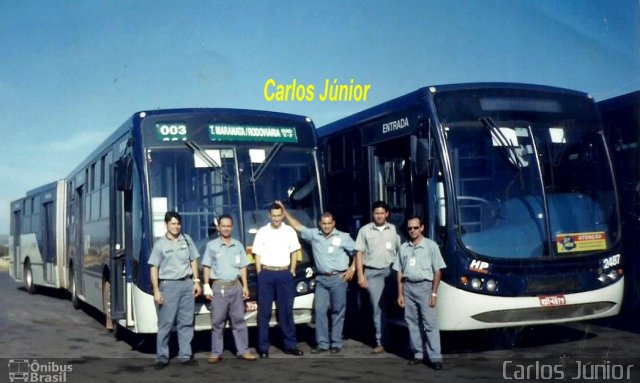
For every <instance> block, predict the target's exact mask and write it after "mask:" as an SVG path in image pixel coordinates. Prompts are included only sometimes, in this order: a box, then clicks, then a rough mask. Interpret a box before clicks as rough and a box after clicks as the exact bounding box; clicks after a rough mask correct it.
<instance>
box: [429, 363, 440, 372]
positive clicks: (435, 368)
mask: <svg viewBox="0 0 640 383" xmlns="http://www.w3.org/2000/svg"><path fill="white" fill-rule="evenodd" d="M431 367H433V369H434V370H436V371H440V370H442V362H434V363H433V364H431Z"/></svg>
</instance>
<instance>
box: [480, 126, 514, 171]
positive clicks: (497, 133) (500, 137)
mask: <svg viewBox="0 0 640 383" xmlns="http://www.w3.org/2000/svg"><path fill="white" fill-rule="evenodd" d="M480 122H481V123H482V126H484V127H485V128H486V129H487V130H489V133H490V136H491V137H492V138H495V139H496V140H497V141H498V144H499V145H498V147H499V148H500V150H501V151H502V153H503V154H504V155H505V156H506V157H507V159H509V160H511V161H509V162H511V163H513V164H514V165H516V166H517V167H518V169H522V168H524V164H523V163H522V160H521V159H520V156H518V153H516V150H515V149H514V148H513V146H512V145H511V143H510V142H509V140H508V139H507V137H505V135H504V133H502V131H501V130H500V128H499V127H498V125H496V123H495V122H494V121H493V119H491V117H480Z"/></svg>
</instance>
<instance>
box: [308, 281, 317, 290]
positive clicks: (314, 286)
mask: <svg viewBox="0 0 640 383" xmlns="http://www.w3.org/2000/svg"><path fill="white" fill-rule="evenodd" d="M315 289H316V280H315V279H312V280H310V281H309V290H315Z"/></svg>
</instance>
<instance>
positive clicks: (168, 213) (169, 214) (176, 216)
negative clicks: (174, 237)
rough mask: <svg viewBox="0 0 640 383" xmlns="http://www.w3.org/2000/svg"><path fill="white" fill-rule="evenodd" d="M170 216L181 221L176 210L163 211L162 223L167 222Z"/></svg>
mask: <svg viewBox="0 0 640 383" xmlns="http://www.w3.org/2000/svg"><path fill="white" fill-rule="evenodd" d="M172 218H175V219H177V220H178V223H182V216H181V215H180V213H178V212H177V211H168V212H166V213H164V223H169V221H171V219H172Z"/></svg>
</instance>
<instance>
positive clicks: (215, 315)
mask: <svg viewBox="0 0 640 383" xmlns="http://www.w3.org/2000/svg"><path fill="white" fill-rule="evenodd" d="M232 229H233V219H232V218H231V216H230V215H228V214H223V215H221V216H220V217H219V218H218V233H219V234H218V238H216V239H214V240H211V241H209V243H207V247H206V249H205V251H204V255H203V257H202V266H204V271H203V274H204V296H205V298H206V299H207V300H208V301H211V356H209V358H208V359H207V362H208V363H210V364H215V363H218V362H219V361H220V355H222V352H223V350H224V344H223V338H224V325H225V322H226V321H227V317H228V318H229V319H230V321H231V328H232V331H233V339H234V341H235V344H236V355H237V357H238V358H239V359H243V360H247V361H254V360H256V359H257V356H255V355H253V354H251V353H250V352H249V331H248V329H247V322H246V320H245V319H244V312H245V305H244V300H246V299H249V287H248V285H247V265H248V264H249V259H248V257H247V253H246V251H245V249H244V246H242V244H241V243H240V241H237V240H235V239H233V238H231V231H232ZM238 278H239V279H238Z"/></svg>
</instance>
